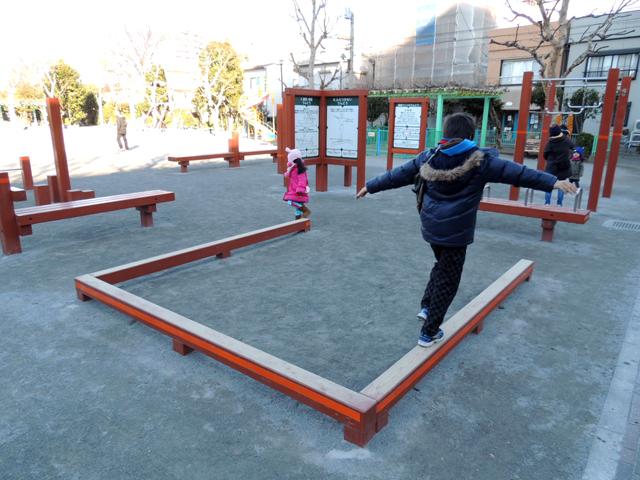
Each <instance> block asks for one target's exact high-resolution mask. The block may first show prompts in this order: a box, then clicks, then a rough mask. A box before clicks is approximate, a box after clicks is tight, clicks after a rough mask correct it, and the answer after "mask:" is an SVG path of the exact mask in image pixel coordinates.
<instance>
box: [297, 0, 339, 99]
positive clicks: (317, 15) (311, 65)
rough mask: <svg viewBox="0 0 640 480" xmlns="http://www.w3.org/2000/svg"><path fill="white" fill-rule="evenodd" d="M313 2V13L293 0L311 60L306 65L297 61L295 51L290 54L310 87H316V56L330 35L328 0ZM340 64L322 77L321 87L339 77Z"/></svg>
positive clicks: (311, 1)
mask: <svg viewBox="0 0 640 480" xmlns="http://www.w3.org/2000/svg"><path fill="white" fill-rule="evenodd" d="M309 1H310V3H311V15H309V14H308V13H306V14H305V13H304V12H303V11H302V9H301V8H300V4H299V3H298V1H297V0H293V7H294V10H295V18H296V21H297V22H298V28H299V29H300V36H301V37H302V39H303V40H304V42H305V44H306V45H307V48H308V49H309V60H308V62H307V64H306V66H305V64H303V63H299V62H297V61H296V59H295V57H294V56H293V53H291V54H290V56H291V61H292V62H293V70H294V71H295V72H296V73H297V74H298V75H300V76H301V77H303V78H304V79H306V80H307V83H308V85H309V88H311V89H313V88H315V66H316V56H317V53H318V49H319V48H323V45H322V42H324V41H325V40H326V39H327V38H328V37H329V31H330V25H329V19H328V18H327V0H309ZM339 71H340V66H338V67H336V69H335V70H334V72H333V73H332V75H331V77H330V78H328V79H327V78H326V76H324V77H321V78H320V89H324V88H326V87H327V86H329V85H330V84H331V83H332V82H333V81H334V80H335V79H336V77H337V75H338V72H339Z"/></svg>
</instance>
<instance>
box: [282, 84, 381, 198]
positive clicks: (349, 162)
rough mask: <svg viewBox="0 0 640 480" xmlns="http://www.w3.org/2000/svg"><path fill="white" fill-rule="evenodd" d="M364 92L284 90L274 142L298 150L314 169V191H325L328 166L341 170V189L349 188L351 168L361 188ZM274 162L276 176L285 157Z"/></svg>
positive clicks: (364, 154) (363, 144)
mask: <svg viewBox="0 0 640 480" xmlns="http://www.w3.org/2000/svg"><path fill="white" fill-rule="evenodd" d="M368 93H369V92H368V91H367V90H306V89H294V88H287V89H286V90H285V91H284V106H283V113H284V115H283V116H282V122H280V120H279V121H278V123H279V125H278V139H279V141H282V142H283V145H284V146H287V147H291V148H297V149H299V150H300V151H301V152H302V155H303V158H304V162H305V164H306V165H307V166H311V165H315V166H316V191H318V192H326V191H327V188H328V182H329V165H340V166H343V167H344V186H345V187H348V186H351V183H352V168H353V167H356V168H357V169H358V173H357V175H358V177H357V180H356V184H357V188H358V189H361V188H362V187H364V184H365V180H366V172H365V168H366V147H367V96H368ZM278 118H280V116H278ZM280 123H282V124H280ZM281 137H282V140H280V138H281ZM278 160H279V161H278V173H284V171H285V170H286V156H285V155H282V154H281V155H279V156H278Z"/></svg>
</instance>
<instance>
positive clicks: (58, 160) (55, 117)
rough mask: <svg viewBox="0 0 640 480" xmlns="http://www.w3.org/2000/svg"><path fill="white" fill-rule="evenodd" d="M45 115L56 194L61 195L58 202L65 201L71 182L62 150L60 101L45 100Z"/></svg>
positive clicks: (65, 155) (65, 156) (65, 154)
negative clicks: (51, 149) (47, 119)
mask: <svg viewBox="0 0 640 480" xmlns="http://www.w3.org/2000/svg"><path fill="white" fill-rule="evenodd" d="M47 114H48V116H49V129H50V130H51V142H52V143H53V155H54V160H55V165H56V177H57V183H58V192H59V193H60V195H61V197H60V198H61V200H58V201H66V200H67V198H66V192H67V190H71V180H70V179H69V165H68V163H67V152H66V150H65V148H64V136H63V134H62V115H61V113H60V100H58V99H57V98H47Z"/></svg>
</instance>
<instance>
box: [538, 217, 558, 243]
mask: <svg viewBox="0 0 640 480" xmlns="http://www.w3.org/2000/svg"><path fill="white" fill-rule="evenodd" d="M555 226H556V220H542V238H541V240H542V241H543V242H553V229H554V227H555Z"/></svg>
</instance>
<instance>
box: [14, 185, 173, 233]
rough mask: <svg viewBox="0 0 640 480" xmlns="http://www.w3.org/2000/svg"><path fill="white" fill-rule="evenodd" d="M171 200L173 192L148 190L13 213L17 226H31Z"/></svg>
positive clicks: (37, 207) (30, 208) (20, 210)
mask: <svg viewBox="0 0 640 480" xmlns="http://www.w3.org/2000/svg"><path fill="white" fill-rule="evenodd" d="M173 200H175V194H174V193H173V192H167V191H164V190H149V191H146V192H137V193H129V194H125V195H112V196H108V197H97V198H91V199H87V200H76V201H72V202H62V203H54V204H49V205H41V206H36V207H27V208H19V209H16V211H15V212H16V219H17V221H18V224H19V225H33V224H35V223H43V222H50V221H54V220H62V219H64V218H73V217H81V216H83V215H92V214H96V213H104V212H111V211H114V210H122V209H125V208H134V207H139V206H144V205H150V204H156V203H161V202H171V201H173Z"/></svg>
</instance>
